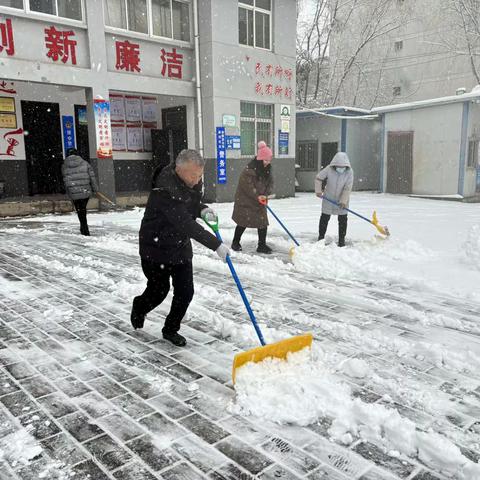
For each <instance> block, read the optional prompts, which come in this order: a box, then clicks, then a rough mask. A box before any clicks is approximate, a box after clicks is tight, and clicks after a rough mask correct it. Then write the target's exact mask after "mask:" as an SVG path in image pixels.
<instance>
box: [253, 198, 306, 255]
mask: <svg viewBox="0 0 480 480" xmlns="http://www.w3.org/2000/svg"><path fill="white" fill-rule="evenodd" d="M260 203H261V204H262V205H265V206H266V207H267V210H268V211H269V212H270V213H271V214H272V215H273V216H274V217H275V220H276V221H277V222H278V223H279V224H280V226H281V227H282V228H283V229H284V230H285V232H287V235H288V236H289V237H290V238H291V239H292V240H293V243H295V245H296V246H297V247H299V246H300V244H299V243H298V242H297V240H296V238H295V237H294V236H293V235H292V234H291V233H290V231H289V230H288V228H287V227H286V226H285V224H284V223H283V222H282V221H281V220H280V219H279V218H278V216H277V215H276V214H275V212H274V211H273V210H272V209H271V208H270V207H269V206H268V200H265V201H261V202H260ZM294 253H295V247H292V248H291V249H290V250H289V252H288V255H289V256H290V258H292V257H293V254H294Z"/></svg>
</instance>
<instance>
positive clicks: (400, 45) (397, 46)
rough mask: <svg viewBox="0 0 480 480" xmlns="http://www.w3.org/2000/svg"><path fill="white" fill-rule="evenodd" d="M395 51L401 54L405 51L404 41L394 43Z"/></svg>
mask: <svg viewBox="0 0 480 480" xmlns="http://www.w3.org/2000/svg"><path fill="white" fill-rule="evenodd" d="M394 47H395V51H396V52H400V51H401V50H403V40H399V41H398V42H395V43H394Z"/></svg>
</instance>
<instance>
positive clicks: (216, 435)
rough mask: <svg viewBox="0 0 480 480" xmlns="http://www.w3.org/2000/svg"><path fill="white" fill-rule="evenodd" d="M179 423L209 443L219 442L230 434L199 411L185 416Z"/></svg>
mask: <svg viewBox="0 0 480 480" xmlns="http://www.w3.org/2000/svg"><path fill="white" fill-rule="evenodd" d="M179 423H180V424H181V425H182V426H183V427H185V428H186V429H188V430H190V431H191V432H193V433H194V434H195V435H197V436H198V437H200V438H201V439H202V440H205V441H206V442H207V443H217V442H218V441H220V440H222V439H224V438H225V437H228V436H229V435H230V433H228V432H227V431H225V430H224V429H223V428H221V427H219V426H218V425H216V424H214V423H213V422H211V421H210V420H208V419H207V418H205V417H203V416H202V415H199V414H198V413H195V414H193V415H190V416H188V417H185V418H184V419H182V420H180V422H179Z"/></svg>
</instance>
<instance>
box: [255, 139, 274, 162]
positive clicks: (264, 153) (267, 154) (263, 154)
mask: <svg viewBox="0 0 480 480" xmlns="http://www.w3.org/2000/svg"><path fill="white" fill-rule="evenodd" d="M272 157H273V153H272V149H271V148H269V147H267V144H266V143H265V142H264V141H261V142H258V151H257V160H259V161H264V160H266V161H272Z"/></svg>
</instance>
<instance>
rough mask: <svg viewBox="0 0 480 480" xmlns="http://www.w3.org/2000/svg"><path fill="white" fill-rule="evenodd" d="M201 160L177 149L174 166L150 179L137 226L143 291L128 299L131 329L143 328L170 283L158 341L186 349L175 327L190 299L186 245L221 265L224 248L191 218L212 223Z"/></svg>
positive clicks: (195, 154) (190, 274)
mask: <svg viewBox="0 0 480 480" xmlns="http://www.w3.org/2000/svg"><path fill="white" fill-rule="evenodd" d="M204 166H205V161H204V159H203V158H202V157H201V156H200V155H199V154H198V152H196V151H195V150H182V151H181V152H180V153H179V155H178V157H177V159H176V162H175V165H173V166H172V165H169V166H168V167H165V168H164V169H163V170H161V171H155V172H154V175H153V182H152V191H151V193H150V196H149V197H148V202H147V206H146V208H145V214H144V216H143V220H142V225H141V227H140V257H141V259H142V269H143V273H144V274H145V276H146V277H147V280H148V282H147V288H146V289H145V291H144V292H143V293H142V295H140V296H139V297H135V298H134V300H133V307H132V314H131V317H130V319H131V322H132V326H133V327H134V328H135V329H137V328H143V323H144V321H145V316H146V314H147V313H148V312H150V311H152V310H153V309H154V308H156V307H157V306H158V305H160V304H161V303H162V302H163V300H165V297H166V296H167V294H168V292H169V290H170V278H171V279H172V283H173V300H172V305H171V308H170V313H169V314H168V315H167V318H166V319H165V325H164V327H163V329H162V333H163V338H165V339H166V340H169V341H170V342H172V343H173V344H175V345H177V346H184V345H186V343H187V342H186V340H185V338H184V337H183V336H182V335H179V334H178V331H179V330H180V323H181V321H182V319H183V317H184V316H185V313H186V312H187V309H188V306H189V305H190V302H191V301H192V298H193V270H192V257H193V252H192V242H191V240H190V239H191V238H193V239H194V240H196V241H197V242H199V243H201V244H202V245H204V246H205V247H207V248H209V249H211V250H215V252H216V253H217V254H218V256H219V257H220V258H221V259H222V260H223V261H224V262H226V258H227V255H228V253H229V250H228V247H227V246H226V245H224V244H223V243H222V242H220V241H219V240H218V239H217V238H216V237H215V235H213V234H211V233H210V232H208V231H207V230H205V229H204V228H203V227H202V226H201V225H200V224H199V223H197V222H196V219H197V218H199V217H202V218H205V217H206V218H207V219H209V220H213V219H214V218H216V215H215V213H214V212H213V210H212V209H210V208H209V207H207V206H206V205H203V204H202V203H201V200H202V175H203V169H204Z"/></svg>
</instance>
